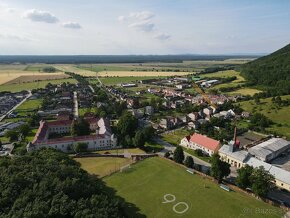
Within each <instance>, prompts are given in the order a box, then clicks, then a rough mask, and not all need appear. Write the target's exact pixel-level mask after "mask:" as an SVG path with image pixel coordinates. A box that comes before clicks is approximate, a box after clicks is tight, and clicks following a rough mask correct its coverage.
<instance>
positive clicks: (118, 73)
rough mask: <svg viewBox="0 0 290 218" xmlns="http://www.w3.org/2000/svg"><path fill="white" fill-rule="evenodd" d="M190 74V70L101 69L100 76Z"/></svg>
mask: <svg viewBox="0 0 290 218" xmlns="http://www.w3.org/2000/svg"><path fill="white" fill-rule="evenodd" d="M188 74H191V73H190V72H163V71H158V72H157V71H101V72H98V76H100V77H128V76H129V77H130V76H137V77H140V76H141V77H152V76H182V75H188Z"/></svg>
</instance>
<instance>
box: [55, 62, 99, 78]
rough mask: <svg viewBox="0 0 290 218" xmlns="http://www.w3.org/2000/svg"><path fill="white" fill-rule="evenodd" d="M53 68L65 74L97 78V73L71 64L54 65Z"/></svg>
mask: <svg viewBox="0 0 290 218" xmlns="http://www.w3.org/2000/svg"><path fill="white" fill-rule="evenodd" d="M53 67H55V68H56V69H58V70H60V71H63V72H72V73H76V74H79V75H82V76H88V77H91V76H96V72H93V71H90V70H85V69H81V68H78V67H76V66H74V65H71V64H61V65H59V64H55V65H53Z"/></svg>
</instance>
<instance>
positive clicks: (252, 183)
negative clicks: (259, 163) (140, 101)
mask: <svg viewBox="0 0 290 218" xmlns="http://www.w3.org/2000/svg"><path fill="white" fill-rule="evenodd" d="M169 156H170V154H169V152H167V153H166V154H165V157H166V158H168V157H169ZM184 158H185V156H184V152H183V149H182V147H181V146H177V147H176V149H175V151H174V153H173V160H174V161H175V162H176V163H179V164H184V165H185V166H186V167H188V168H193V167H194V161H193V158H192V157H190V156H187V157H186V159H185V161H184ZM237 172H238V177H237V179H236V184H237V185H238V186H239V187H240V188H243V189H247V188H250V189H251V190H252V191H253V193H254V194H256V195H257V196H260V197H266V196H267V194H268V192H269V190H270V189H271V187H272V186H273V185H272V184H273V182H274V177H273V176H272V175H271V174H270V173H269V172H268V171H266V170H265V169H264V167H259V168H253V167H251V166H249V165H246V166H244V167H242V168H240V169H238V171H237ZM230 173H231V170H230V164H228V163H226V162H224V161H222V160H221V158H220V156H219V154H217V153H215V154H213V155H212V157H211V170H210V174H211V176H212V177H214V178H215V179H216V180H217V181H218V182H219V183H221V182H222V180H223V179H224V178H225V177H227V176H228V175H230Z"/></svg>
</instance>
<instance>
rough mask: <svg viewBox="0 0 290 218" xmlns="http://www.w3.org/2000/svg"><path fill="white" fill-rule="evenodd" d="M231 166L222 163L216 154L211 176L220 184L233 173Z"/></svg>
mask: <svg viewBox="0 0 290 218" xmlns="http://www.w3.org/2000/svg"><path fill="white" fill-rule="evenodd" d="M230 166H231V165H230V164H228V163H226V162H224V161H222V160H221V159H220V156H219V155H218V154H217V153H216V154H213V155H212V157H211V175H212V176H213V177H214V178H215V179H217V180H218V182H219V183H220V182H221V181H222V180H223V178H224V177H226V176H228V175H229V174H230V173H231V169H230Z"/></svg>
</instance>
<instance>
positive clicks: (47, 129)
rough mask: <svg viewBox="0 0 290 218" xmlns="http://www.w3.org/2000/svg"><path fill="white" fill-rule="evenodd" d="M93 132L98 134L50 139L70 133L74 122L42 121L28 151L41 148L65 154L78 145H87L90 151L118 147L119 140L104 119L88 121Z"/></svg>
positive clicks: (28, 146)
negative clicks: (55, 135)
mask: <svg viewBox="0 0 290 218" xmlns="http://www.w3.org/2000/svg"><path fill="white" fill-rule="evenodd" d="M87 121H88V123H89V124H90V128H91V130H94V131H96V134H93V135H87V136H66V137H61V138H49V136H50V135H51V134H52V133H57V134H65V133H69V132H70V131H71V128H72V123H73V121H72V120H61V121H53V122H46V121H41V122H40V126H39V129H38V131H37V133H36V135H35V137H34V139H33V141H32V142H31V143H29V144H28V145H27V151H33V150H36V149H40V148H54V149H57V150H61V151H63V152H71V151H72V150H73V147H74V145H75V144H77V143H86V144H87V145H88V150H90V151H94V150H102V149H111V148H114V147H116V146H117V139H116V137H115V136H114V134H112V132H111V128H110V125H109V122H108V121H107V120H105V119H103V118H101V119H97V118H91V119H87Z"/></svg>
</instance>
